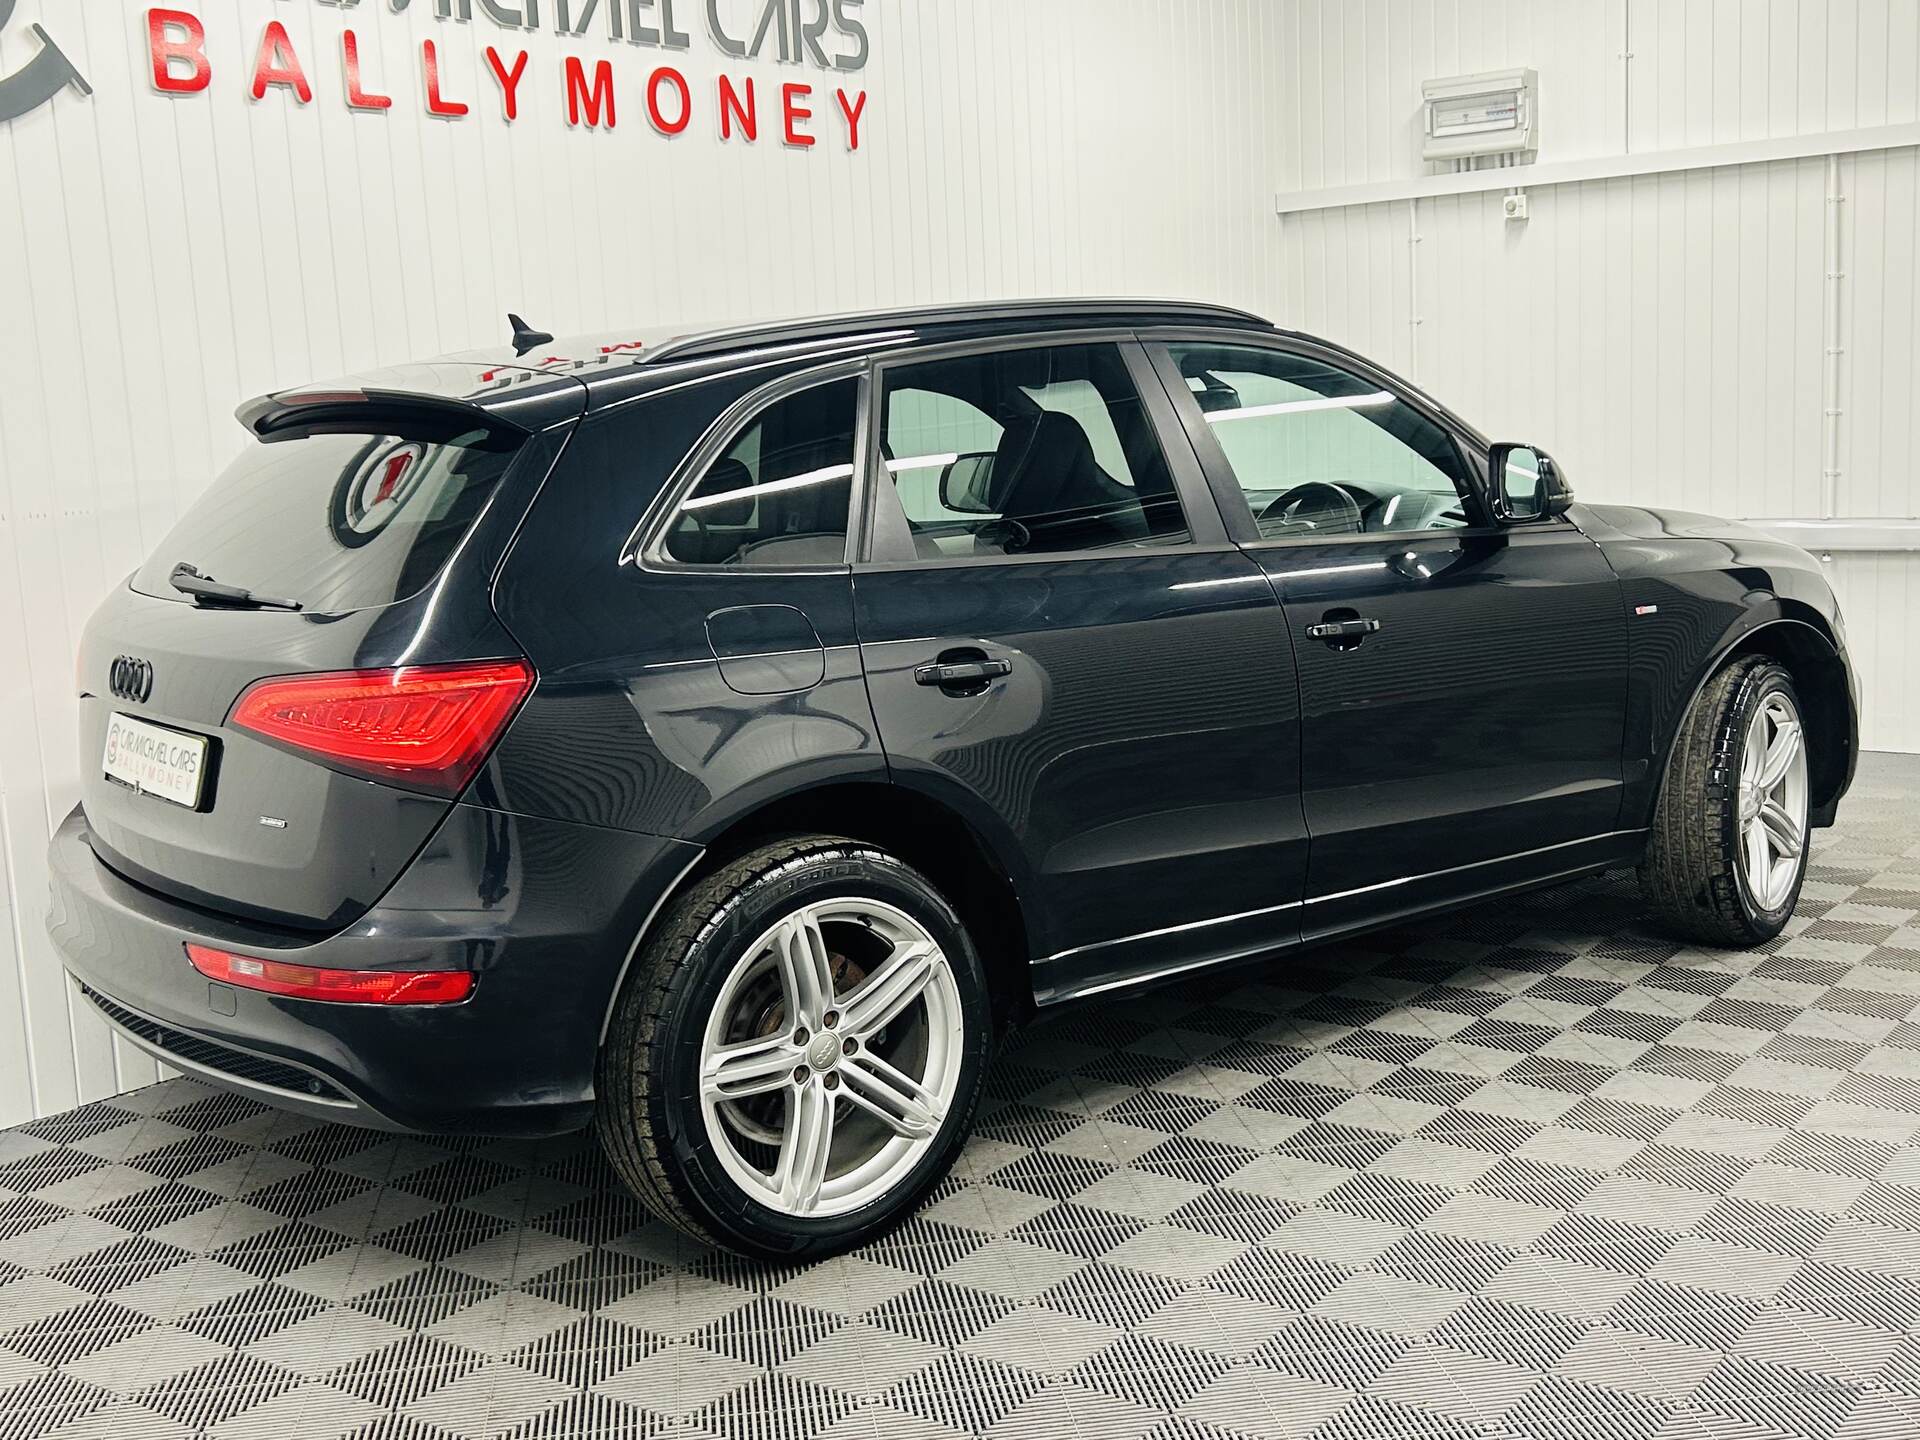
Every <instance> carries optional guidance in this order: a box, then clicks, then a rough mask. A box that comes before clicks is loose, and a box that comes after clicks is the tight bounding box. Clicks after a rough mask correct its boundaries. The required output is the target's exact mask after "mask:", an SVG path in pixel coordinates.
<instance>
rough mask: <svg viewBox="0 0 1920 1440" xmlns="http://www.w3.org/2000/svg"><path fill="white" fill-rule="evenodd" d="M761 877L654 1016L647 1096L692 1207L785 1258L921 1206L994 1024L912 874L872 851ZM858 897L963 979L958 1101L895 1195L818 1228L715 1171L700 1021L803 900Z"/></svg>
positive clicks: (963, 955) (959, 940)
mask: <svg viewBox="0 0 1920 1440" xmlns="http://www.w3.org/2000/svg"><path fill="white" fill-rule="evenodd" d="M780 869H781V870H784V871H787V872H789V873H776V874H775V875H773V876H770V877H764V878H762V879H758V880H754V881H750V882H749V883H748V884H746V885H745V886H743V887H742V888H741V889H740V890H739V891H737V892H736V893H735V894H733V895H731V896H729V897H728V898H727V900H726V901H725V902H724V903H723V904H722V906H721V907H720V909H719V910H718V911H717V912H716V913H715V915H714V916H713V918H712V919H711V920H710V921H709V922H708V924H706V925H705V926H703V927H702V928H701V930H700V932H699V934H698V935H697V936H696V937H695V939H694V941H693V943H692V945H691V946H690V947H689V950H688V953H687V956H686V959H685V962H684V964H683V967H682V972H681V973H682V977H683V983H681V984H679V985H678V986H677V987H676V989H677V993H676V994H675V995H674V996H673V998H672V999H671V1001H670V1002H669V1004H668V1006H667V1007H666V1012H665V1014H664V1015H663V1022H664V1023H663V1026H662V1032H661V1033H660V1035H658V1036H657V1037H656V1042H655V1044H656V1057H655V1062H654V1064H655V1073H656V1078H657V1080H658V1081H660V1082H663V1083H659V1084H657V1085H656V1087H655V1089H654V1090H653V1092H652V1106H651V1108H652V1112H653V1124H654V1129H655V1133H656V1134H657V1135H659V1136H661V1137H662V1144H663V1146H666V1147H670V1150H671V1153H672V1155H673V1157H674V1160H675V1162H676V1164H675V1168H676V1169H678V1170H679V1172H680V1174H681V1175H682V1176H683V1177H685V1178H684V1179H683V1180H682V1181H681V1184H682V1185H686V1184H687V1183H688V1182H691V1183H692V1187H693V1188H694V1189H695V1190H697V1192H698V1193H697V1194H696V1195H694V1196H693V1197H691V1198H692V1199H693V1200H694V1202H695V1204H694V1208H696V1209H697V1210H699V1211H700V1212H702V1213H703V1214H704V1215H705V1216H707V1217H709V1219H710V1220H711V1222H712V1223H713V1224H715V1225H716V1226H718V1227H719V1228H720V1229H721V1230H722V1231H723V1232H726V1234H725V1238H727V1239H729V1240H732V1241H735V1242H738V1241H741V1240H745V1241H747V1242H748V1243H749V1245H750V1246H752V1247H753V1248H756V1249H761V1250H764V1249H766V1248H767V1246H768V1243H769V1240H770V1238H772V1236H775V1235H778V1236H781V1237H782V1238H786V1239H789V1240H790V1241H791V1246H792V1248H794V1249H800V1248H804V1247H805V1246H807V1245H808V1243H809V1242H817V1241H819V1240H821V1239H828V1238H833V1237H841V1236H847V1235H856V1234H859V1233H862V1232H864V1231H867V1230H869V1229H872V1228H876V1227H877V1225H878V1224H879V1223H880V1222H881V1221H882V1220H883V1219H884V1218H891V1216H892V1215H893V1214H894V1212H895V1211H896V1209H898V1208H904V1207H906V1206H911V1205H913V1204H916V1203H918V1199H919V1196H920V1195H921V1194H922V1193H923V1192H924V1191H925V1190H926V1188H927V1187H928V1186H929V1185H931V1184H932V1183H933V1182H934V1181H935V1180H937V1179H938V1177H939V1175H940V1174H942V1173H944V1171H945V1169H946V1166H947V1164H948V1161H949V1158H950V1155H951V1153H952V1151H953V1149H954V1147H955V1144H956V1135H955V1129H956V1127H964V1126H966V1125H967V1124H968V1123H969V1121H970V1116H971V1112H972V1109H973V1106H972V1104H971V1099H970V1097H971V1096H972V1095H973V1094H974V1093H975V1092H976V1091H977V1090H978V1088H979V1086H980V1083H981V1081H982V1079H983V1072H984V1069H985V1061H986V1050H987V1045H988V1043H989V1038H990V1031H991V1026H990V1023H989V1017H988V1015H987V1013H986V1005H985V998H984V997H985V980H984V975H983V972H982V970H981V967H980V964H979V961H978V958H977V956H975V954H974V952H973V949H972V946H971V944H970V942H969V939H968V937H967V935H966V931H965V929H964V928H963V927H962V926H961V924H960V922H959V919H958V917H957V916H956V915H955V914H954V913H953V911H952V910H951V908H950V907H948V906H947V905H946V904H945V903H944V901H942V900H940V899H939V898H938V897H937V895H935V894H934V893H933V892H931V891H930V889H928V887H926V884H925V882H924V881H923V880H921V879H920V878H919V877H918V876H917V875H916V874H915V873H914V872H912V871H911V870H908V869H907V868H906V867H904V866H901V865H899V864H898V862H896V861H893V860H891V859H890V858H889V857H887V856H885V855H883V854H881V853H879V852H863V853H861V854H859V855H857V856H848V857H845V858H842V857H839V856H835V857H834V858H832V859H831V860H828V861H826V863H820V862H819V860H817V859H816V858H815V857H811V856H803V857H800V858H799V859H796V860H794V861H789V862H787V863H786V864H785V865H783V866H782V867H780ZM838 896H845V897H857V898H864V899H871V900H879V901H883V902H885V903H886V904H889V905H892V906H895V907H897V908H898V909H900V910H903V911H905V912H906V913H907V914H909V915H911V916H912V917H913V918H914V919H915V920H917V921H919V922H920V923H921V924H922V925H924V926H925V927H926V928H927V930H928V932H929V933H930V934H932V935H933V936H934V938H935V939H936V940H938V941H939V942H940V945H941V947H942V949H943V950H944V951H945V952H946V954H947V956H948V960H949V963H950V964H953V965H955V966H956V967H958V968H960V969H962V970H963V971H964V972H967V978H966V979H964V980H963V982H962V984H961V987H960V988H961V995H962V1004H963V1007H964V1008H965V1010H966V1012H967V1042H966V1053H965V1056H964V1058H963V1062H962V1069H961V1078H960V1094H961V1096H962V1097H966V1098H965V1100H964V1103H959V1104H956V1105H955V1106H954V1113H953V1114H952V1115H950V1116H949V1118H948V1122H947V1126H948V1128H947V1130H946V1131H945V1132H944V1133H943V1135H942V1137H941V1139H940V1140H939V1141H937V1142H936V1143H935V1144H934V1145H932V1146H931V1147H929V1149H928V1151H927V1153H926V1155H925V1156H924V1157H923V1158H922V1160H921V1162H920V1164H919V1165H918V1166H916V1167H915V1169H914V1170H913V1171H912V1172H911V1173H910V1174H909V1175H908V1177H907V1178H906V1179H904V1180H903V1181H902V1182H901V1184H900V1186H899V1187H898V1189H897V1190H896V1191H895V1192H894V1195H892V1196H889V1197H887V1198H886V1199H883V1200H879V1201H876V1202H874V1203H873V1204H872V1205H869V1206H866V1207H863V1208H862V1209H860V1210H856V1211H851V1212H849V1213H847V1214H845V1215H837V1216H833V1217H831V1218H828V1219H824V1220H807V1219H802V1218H799V1217H795V1216H789V1215H781V1214H779V1213H777V1212H775V1211H773V1210H770V1209H768V1208H767V1207H765V1206H762V1205H760V1204H758V1203H757V1202H756V1201H755V1200H754V1199H753V1198H752V1197H751V1196H749V1195H747V1194H746V1193H744V1192H743V1191H742V1190H741V1189H740V1188H739V1187H738V1185H737V1184H735V1182H734V1181H733V1180H731V1179H730V1178H729V1177H728V1176H727V1175H726V1173H725V1171H724V1170H723V1169H722V1168H721V1166H720V1163H719V1160H718V1158H717V1157H716V1156H714V1155H713V1154H712V1153H711V1151H710V1147H709V1145H708V1143H707V1140H706V1136H705V1128H704V1122H703V1120H702V1117H701V1114H700V1111H699V1104H700V1101H699V1094H698V1084H697V1082H698V1076H699V1066H700V1053H701V1043H702V1039H703V1036H704V1033H705V1027H706V1024H707V1019H708V1017H709V1016H710V1015H711V1013H712V1008H713V1005H714V1003H715V1002H716V1001H717V999H718V997H719V991H720V988H721V986H722V985H723V984H724V983H725V980H726V977H727V974H728V973H729V971H730V970H731V968H732V966H733V964H734V962H735V961H736V960H737V959H738V958H739V956H740V953H741V951H742V950H743V949H744V947H746V946H747V945H749V944H751V943H752V941H753V940H754V939H756V938H757V937H758V936H759V935H761V934H762V933H764V932H765V930H766V929H767V928H768V927H769V926H770V925H772V924H774V923H775V922H777V921H778V920H779V919H780V918H782V917H783V916H785V915H788V914H791V913H792V912H793V911H795V910H797V909H799V908H801V906H803V905H805V904H808V903H810V902H812V901H816V900H821V899H826V898H830V897H838Z"/></svg>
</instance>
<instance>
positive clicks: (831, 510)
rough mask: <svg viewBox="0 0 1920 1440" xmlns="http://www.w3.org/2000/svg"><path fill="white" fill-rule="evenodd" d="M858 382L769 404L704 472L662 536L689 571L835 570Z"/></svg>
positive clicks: (843, 534)
mask: <svg viewBox="0 0 1920 1440" xmlns="http://www.w3.org/2000/svg"><path fill="white" fill-rule="evenodd" d="M857 405H858V382H857V381H854V380H837V381H835V382H833V383H832V384H830V385H819V386H815V387H814V388H813V389H811V390H802V391H800V392H799V393H798V394H797V395H789V396H787V397H786V398H785V399H784V400H777V401H775V402H774V403H773V404H771V405H769V406H768V407H767V408H766V409H764V410H762V411H761V412H760V413H759V414H758V415H756V416H755V417H754V418H753V420H752V421H751V422H750V423H749V424H748V425H747V427H746V429H744V430H742V431H741V432H740V434H739V436H738V438H736V439H735V440H734V442H733V443H732V444H731V445H729V446H728V447H727V449H726V453H725V454H723V455H721V457H720V458H719V459H717V460H715V461H714V462H713V463H712V464H711V465H709V466H708V467H707V472H706V474H704V475H702V476H701V477H700V483H699V484H697V485H695V486H694V487H693V490H692V492H691V493H690V494H688V496H687V497H686V499H684V500H682V501H681V502H680V509H679V513H678V514H677V515H675V517H674V519H673V523H672V524H671V525H670V526H669V527H668V531H667V539H666V546H665V548H666V552H667V554H668V555H669V556H671V557H672V558H673V559H675V560H678V561H680V562H682V563H683V564H687V565H765V566H781V565H839V564H842V563H843V562H844V561H845V560H846V558H847V503H848V500H849V497H850V496H851V494H852V490H853V447H854V428H855V416H856V413H857Z"/></svg>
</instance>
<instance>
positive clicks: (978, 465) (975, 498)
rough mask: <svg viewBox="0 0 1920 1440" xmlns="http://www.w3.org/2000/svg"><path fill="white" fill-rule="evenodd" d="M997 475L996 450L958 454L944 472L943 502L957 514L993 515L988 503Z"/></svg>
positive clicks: (941, 490) (942, 484)
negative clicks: (990, 488)
mask: <svg viewBox="0 0 1920 1440" xmlns="http://www.w3.org/2000/svg"><path fill="white" fill-rule="evenodd" d="M992 475H993V452H992V451H991V450H988V451H984V452H981V453H979V454H974V455H956V456H955V457H954V458H953V459H952V460H951V461H949V462H948V464H947V466H946V468H945V469H943V470H942V471H941V472H940V505H941V508H942V509H945V510H951V511H953V513H954V514H956V515H992V514H994V513H995V511H994V509H993V507H992V506H991V505H990V504H988V503H987V495H988V488H987V487H988V484H989V482H990V480H991V478H992Z"/></svg>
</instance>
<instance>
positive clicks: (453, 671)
mask: <svg viewBox="0 0 1920 1440" xmlns="http://www.w3.org/2000/svg"><path fill="white" fill-rule="evenodd" d="M532 688H533V667H532V666H531V665H529V664H527V662H526V661H525V660H489V661H482V662H479V663H476V664H464V665H410V666H406V667H404V668H402V669H399V670H348V671H342V672H336V673H333V674H325V675H281V676H276V677H274V678H272V679H267V680H260V681H256V682H255V683H254V684H252V685H250V686H248V687H247V689H246V690H245V691H244V692H243V693H242V694H241V696H240V698H239V700H238V701H236V702H235V703H234V707H233V714H232V715H231V716H230V717H229V718H228V723H229V724H231V725H233V726H234V728H236V729H239V730H246V731H249V732H251V733H253V734H255V735H258V736H260V737H261V738H262V739H263V740H270V741H272V742H274V743H275V744H277V745H283V746H285V747H287V748H288V749H290V750H297V751H299V752H301V753H303V754H307V755H312V756H314V757H316V758H318V759H320V760H323V761H325V762H327V763H328V764H331V765H333V766H334V767H335V768H337V769H341V770H348V771H351V772H353V773H354V774H357V775H366V776H368V777H370V778H373V779H378V780H391V781H394V782H395V783H396V784H400V785H404V786H408V787H410V788H415V789H422V790H428V791H431V792H433V793H434V794H437V795H454V794H458V793H459V791H460V790H461V789H462V788H464V787H465V785H466V783H467V782H468V781H469V780H471V779H472V778H473V776H474V772H475V771H477V770H478V769H479V768H480V764H481V762H482V761H484V760H485V759H486V758H487V752H488V751H490V750H492V749H493V746H494V742H495V741H497V740H498V739H499V738H500V736H501V733H502V732H503V731H505V729H506V728H507V722H508V721H509V720H511V719H512V718H513V712H514V711H515V710H517V709H519V708H520V702H521V701H522V700H524V699H526V697H527V692H528V691H529V690H531V689H532Z"/></svg>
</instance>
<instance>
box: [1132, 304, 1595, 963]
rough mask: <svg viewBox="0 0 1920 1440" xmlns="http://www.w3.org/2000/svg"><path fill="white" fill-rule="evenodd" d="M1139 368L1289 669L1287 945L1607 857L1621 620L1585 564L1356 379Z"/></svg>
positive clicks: (1420, 416)
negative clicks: (1230, 537) (1295, 794)
mask: <svg viewBox="0 0 1920 1440" xmlns="http://www.w3.org/2000/svg"><path fill="white" fill-rule="evenodd" d="M1157 362H1158V363H1159V364H1160V367H1161V369H1162V373H1163V374H1164V375H1165V376H1166V377H1167V378H1168V380H1169V381H1170V382H1172V381H1173V380H1174V378H1175V377H1176V376H1177V377H1178V387H1177V390H1176V394H1175V398H1176V400H1177V402H1178V403H1179V405H1180V406H1181V407H1182V408H1183V410H1184V411H1185V414H1186V418H1187V420H1188V422H1189V424H1188V429H1189V431H1190V432H1191V433H1192V434H1193V435H1194V437H1195V439H1196V446H1197V448H1198V449H1199V450H1200V451H1201V453H1202V456H1203V460H1204V461H1205V462H1206V463H1207V464H1208V465H1209V466H1210V467H1211V468H1212V470H1213V471H1214V474H1215V479H1216V488H1217V489H1218V490H1219V491H1220V493H1221V494H1222V497H1223V505H1225V506H1228V507H1230V506H1231V502H1232V500H1233V499H1235V498H1239V499H1241V500H1243V502H1244V504H1245V506H1246V509H1245V511H1244V512H1242V513H1241V515H1239V516H1237V517H1232V518H1234V519H1238V520H1240V521H1241V522H1242V523H1248V524H1250V525H1251V527H1252V531H1251V538H1250V540H1249V543H1248V545H1247V551H1248V553H1249V554H1250V555H1251V556H1252V557H1253V558H1254V559H1255V560H1256V561H1257V562H1258V563H1259V564H1260V566H1261V568H1262V569H1263V570H1264V571H1265V572H1266V574H1267V575H1268V576H1269V577H1270V578H1271V579H1272V581H1273V583H1274V585H1275V587H1276V589H1277V590H1278V591H1279V594H1280V597H1281V600H1282V603H1283V606H1284V610H1285V614H1286V622H1287V629H1288V632H1289V634H1290V636H1291V638H1292V641H1293V644H1294V647H1295V653H1296V654H1297V656H1298V661H1299V673H1300V690H1301V706H1302V722H1301V723H1302V727H1303V730H1302V745H1301V789H1302V795H1303V803H1304V807H1305V813H1306V821H1307V829H1308V832H1309V834H1310V836H1311V837H1312V838H1311V854H1310V860H1309V865H1308V876H1307V890H1306V900H1307V903H1306V907H1305V913H1304V916H1303V932H1304V934H1305V935H1306V936H1307V937H1308V938H1316V937H1322V936H1327V935H1333V934H1337V933H1340V932H1342V931H1344V930H1348V929H1352V928H1355V927H1357V926H1360V925H1365V924H1372V923H1378V922H1379V921H1381V920H1383V919H1390V918H1392V917H1394V916H1396V915H1400V914H1404V913H1409V912H1411V911H1413V910H1417V909H1421V908H1425V907H1427V906H1431V905H1436V904H1445V903H1449V902H1453V901H1457V900H1464V899H1468V898H1471V897H1473V896H1476V895H1482V894H1487V893H1491V892H1493V891H1496V890H1498V889H1500V888H1502V887H1503V886H1506V885H1510V884H1513V883H1516V882H1518V881H1522V880H1533V879H1540V878H1544V877H1546V876H1550V875H1554V874H1559V873H1564V872H1571V871H1575V870H1579V869H1581V868H1591V866H1592V865H1593V864H1594V863H1597V862H1598V861H1599V860H1603V859H1611V858H1613V857H1614V855H1615V853H1616V852H1619V851H1621V850H1623V848H1624V846H1623V843H1622V840H1621V839H1620V837H1617V836H1615V835H1614V833H1613V832H1614V831H1615V829H1616V825H1617V823H1618V816H1619V810H1620V794H1621V745H1622V739H1623V727H1624V719H1625V710H1626V684H1627V682H1626V651H1627V641H1626V622H1625V619H1624V616H1623V612H1622V609H1621V599H1620V593H1619V586H1618V584H1617V583H1616V581H1615V579H1614V576H1613V573H1612V570H1611V569H1610V568H1609V566H1608V565H1607V562H1606V560H1605V558H1604V557H1603V556H1602V555H1601V553H1600V551H1599V548H1598V547H1597V546H1595V545H1594V544H1593V543H1592V542H1591V541H1590V540H1588V539H1587V538H1586V536H1584V535H1582V534H1581V533H1580V531H1579V530H1578V529H1577V528H1576V527H1575V526H1574V525H1573V524H1572V523H1571V522H1569V521H1567V520H1566V519H1564V518H1560V519H1553V520H1547V521H1542V522H1539V523H1537V524H1534V525H1526V526H1512V527H1495V526H1493V525H1491V524H1489V523H1487V522H1488V520H1489V518H1490V517H1489V515H1488V512H1487V511H1486V509H1485V507H1484V506H1483V504H1482V502H1481V499H1480V496H1479V493H1478V490H1477V485H1476V483H1475V477H1474V476H1473V473H1472V472H1471V471H1470V470H1469V469H1468V468H1467V461H1466V458H1465V454H1464V453H1463V450H1462V447H1461V445H1460V442H1459V440H1458V439H1457V438H1456V437H1455V435H1454V434H1452V433H1451V432H1450V431H1449V429H1448V428H1447V427H1446V426H1444V425H1442V424H1441V423H1440V421H1439V420H1438V419H1436V418H1435V417H1433V416H1432V415H1430V414H1429V413H1428V412H1427V411H1426V410H1425V409H1423V408H1422V407H1420V406H1417V405H1416V404H1414V403H1413V402H1411V401H1410V400H1408V399H1407V398H1405V397H1404V396H1403V395H1401V394H1400V393H1398V392H1396V391H1395V390H1393V389H1391V388H1389V387H1388V385H1387V384H1386V383H1384V382H1383V381H1382V380H1381V378H1380V377H1378V376H1377V375H1372V374H1365V375H1363V374H1359V373H1354V372H1353V371H1350V370H1349V369H1347V368H1346V367H1344V366H1342V365H1340V364H1338V363H1336V362H1335V361H1334V360H1333V359H1332V358H1330V357H1327V356H1323V355H1316V354H1315V353H1313V352H1311V351H1306V350H1301V351H1294V350H1288V349H1276V348H1268V347H1248V346H1244V345H1232V344H1211V343H1200V342H1195V343H1174V344H1170V345H1169V346H1168V347H1167V349H1166V351H1165V352H1164V353H1163V354H1161V355H1160V356H1158V357H1157ZM1222 481H1224V483H1221V482H1222Z"/></svg>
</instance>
